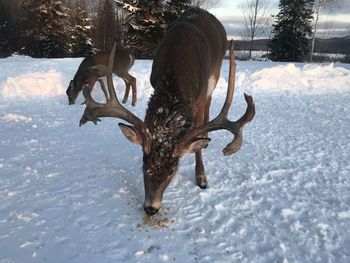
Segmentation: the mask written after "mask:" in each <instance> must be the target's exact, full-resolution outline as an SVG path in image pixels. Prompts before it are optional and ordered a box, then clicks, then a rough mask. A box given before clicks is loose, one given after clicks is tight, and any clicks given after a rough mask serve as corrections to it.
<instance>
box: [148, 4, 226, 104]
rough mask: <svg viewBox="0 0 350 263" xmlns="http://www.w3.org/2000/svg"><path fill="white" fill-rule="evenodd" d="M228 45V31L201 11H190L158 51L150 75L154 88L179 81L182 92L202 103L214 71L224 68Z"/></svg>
mask: <svg viewBox="0 0 350 263" xmlns="http://www.w3.org/2000/svg"><path fill="white" fill-rule="evenodd" d="M226 45H227V38H226V32H225V29H224V27H223V26H222V24H221V23H220V22H219V21H218V20H217V18H215V17H214V16H213V15H211V14H210V13H208V12H206V11H204V10H202V9H199V8H191V9H189V10H188V11H186V12H185V13H184V14H183V15H182V16H181V17H180V18H179V19H178V20H177V21H176V22H175V23H174V25H173V26H172V27H171V28H170V29H169V30H168V32H167V33H166V35H165V37H164V39H163V41H162V42H161V44H160V45H159V47H158V50H157V52H156V55H155V58H154V61H153V66H152V73H151V84H152V86H153V88H154V89H155V90H157V89H159V88H162V87H164V85H161V84H160V82H164V81H167V80H166V78H176V81H177V84H178V85H177V87H178V88H179V89H180V90H179V92H182V93H184V94H188V96H191V97H192V98H193V99H194V100H197V99H199V98H200V97H201V95H203V94H206V93H207V90H206V87H207V85H208V79H209V77H210V76H211V74H212V73H213V71H214V70H215V69H217V68H220V67H221V63H222V59H223V57H224V55H225V52H226ZM189 93H190V94H189ZM191 93H192V94H191Z"/></svg>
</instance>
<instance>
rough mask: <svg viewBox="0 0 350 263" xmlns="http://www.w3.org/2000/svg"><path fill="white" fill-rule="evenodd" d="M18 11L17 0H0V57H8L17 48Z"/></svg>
mask: <svg viewBox="0 0 350 263" xmlns="http://www.w3.org/2000/svg"><path fill="white" fill-rule="evenodd" d="M17 12H18V8H17V2H9V1H8V0H0V57H7V56H9V55H11V54H12V53H13V52H15V51H16V50H17V42H18V39H17V37H18V23H17V17H18V15H17Z"/></svg>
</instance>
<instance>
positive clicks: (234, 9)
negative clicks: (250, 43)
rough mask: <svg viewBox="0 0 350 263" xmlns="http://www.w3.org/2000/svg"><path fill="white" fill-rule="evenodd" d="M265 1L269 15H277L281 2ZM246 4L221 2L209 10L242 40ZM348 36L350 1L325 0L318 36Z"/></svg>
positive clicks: (349, 32)
mask: <svg viewBox="0 0 350 263" xmlns="http://www.w3.org/2000/svg"><path fill="white" fill-rule="evenodd" d="M265 1H267V2H269V8H268V9H269V10H270V11H269V12H268V13H267V14H268V15H270V14H277V13H278V3H279V1H278V0H265ZM244 2H246V0H220V1H219V2H218V4H217V5H216V6H215V7H214V8H210V9H209V11H210V12H211V13H212V14H214V15H215V16H217V17H218V18H219V19H220V20H221V22H222V23H223V24H224V26H225V28H226V31H227V33H228V35H230V36H234V37H236V38H242V36H243V34H244V32H243V30H244V29H243V27H242V25H243V21H244V20H243V8H242V7H241V6H242V3H244ZM329 28H331V29H329ZM347 35H350V0H325V5H324V6H323V7H322V9H321V16H320V21H319V30H318V33H317V36H318V37H321V38H329V37H334V36H347ZM262 37H264V36H262Z"/></svg>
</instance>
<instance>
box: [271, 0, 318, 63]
mask: <svg viewBox="0 0 350 263" xmlns="http://www.w3.org/2000/svg"><path fill="white" fill-rule="evenodd" d="M313 4H314V0H294V1H289V0H280V3H279V13H278V14H277V16H276V20H275V24H274V25H273V33H274V36H273V38H272V40H271V42H270V44H269V47H270V49H271V53H270V58H271V59H272V60H275V61H305V60H306V59H307V58H308V57H309V53H310V44H309V38H310V36H311V34H312V26H311V20H312V19H313Z"/></svg>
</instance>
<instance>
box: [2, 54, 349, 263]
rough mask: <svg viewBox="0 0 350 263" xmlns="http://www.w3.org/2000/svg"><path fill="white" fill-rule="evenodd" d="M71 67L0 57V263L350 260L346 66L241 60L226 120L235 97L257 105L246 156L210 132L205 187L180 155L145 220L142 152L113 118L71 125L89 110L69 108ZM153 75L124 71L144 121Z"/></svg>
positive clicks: (143, 67)
mask: <svg viewBox="0 0 350 263" xmlns="http://www.w3.org/2000/svg"><path fill="white" fill-rule="evenodd" d="M80 61H81V59H31V58H27V57H11V58H8V59H2V60H0V262H1V263H15V262H16V263H17V262H26V263H28V262H84V263H85V262H99V263H103V262H217V263H222V262H247V263H249V262H266V263H270V262H283V263H287V262H337V263H341V262H344V263H346V262H350V132H349V131H350V103H349V101H350V65H346V64H293V63H289V64H288V63H286V64H284V63H271V62H238V68H237V76H236V77H237V80H236V91H235V97H234V103H233V105H232V108H231V119H236V118H237V117H238V116H240V115H241V114H242V113H243V111H244V109H245V102H244V99H243V92H246V93H249V94H252V95H253V97H254V99H255V103H256V111H257V114H256V116H255V119H254V120H253V121H252V122H251V123H250V124H249V125H247V127H246V128H245V134H244V136H245V137H244V144H243V148H242V149H241V150H240V151H239V152H238V153H236V154H235V155H232V156H231V157H224V156H223V155H222V153H221V149H222V148H223V147H224V146H225V145H226V143H227V142H228V141H229V140H230V139H231V137H230V135H229V134H228V133H227V132H223V131H218V132H214V133H212V134H211V138H212V139H213V140H212V142H211V144H210V146H209V147H208V149H206V150H205V151H204V159H205V163H206V171H207V174H208V180H209V188H208V189H206V190H201V189H199V188H198V187H196V186H195V185H194V158H193V156H192V155H188V156H185V157H184V158H183V159H182V161H181V164H180V168H179V171H178V173H177V175H176V177H175V179H174V181H173V182H172V184H171V185H170V186H169V187H168V189H167V190H166V193H165V196H164V199H163V202H162V208H161V210H160V212H159V213H158V214H157V215H156V216H154V217H152V218H148V217H146V216H145V213H144V211H143V208H142V202H143V191H144V190H143V179H142V172H141V165H142V164H141V162H142V153H141V149H140V147H139V146H137V145H133V144H131V143H129V141H127V140H126V139H125V138H124V136H123V135H122V134H121V132H120V131H119V129H118V128H117V125H116V124H117V122H118V121H117V120H116V119H103V120H102V122H101V123H99V124H98V125H97V126H94V125H93V124H91V123H89V124H87V125H85V126H83V127H82V128H79V127H78V123H79V120H80V117H81V115H82V113H83V111H84V107H85V106H82V105H79V104H77V105H73V106H68V105H67V99H66V97H65V89H66V87H67V85H68V83H69V81H70V79H71V78H72V77H73V75H74V73H75V70H76V69H77V67H78V65H79V63H80ZM227 66H228V64H227V61H226V62H225V63H224V66H223V70H222V78H221V79H220V81H219V83H218V88H217V90H216V91H215V94H214V101H213V106H212V108H213V109H212V114H213V115H215V114H216V113H218V111H219V110H220V108H221V105H222V103H223V100H224V96H225V92H226V87H227V82H226V81H227V73H228V68H227ZM150 70H151V61H136V64H135V65H134V67H133V68H132V70H131V71H132V74H133V75H135V76H136V77H137V80H138V83H137V84H138V103H137V106H136V107H135V108H132V107H130V108H132V110H133V111H134V112H136V114H137V115H138V116H140V117H143V115H144V112H145V108H146V105H147V100H148V97H149V96H150V94H151V93H152V88H151V86H150V84H149V81H148V78H149V74H150ZM115 81H116V82H117V86H118V94H119V95H120V96H122V95H123V93H124V86H123V84H122V82H121V81H120V80H117V78H116V80H115ZM96 96H99V93H98V92H97V94H96ZM79 102H82V97H81V96H80V97H79V98H78V103H79Z"/></svg>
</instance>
